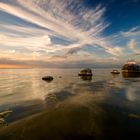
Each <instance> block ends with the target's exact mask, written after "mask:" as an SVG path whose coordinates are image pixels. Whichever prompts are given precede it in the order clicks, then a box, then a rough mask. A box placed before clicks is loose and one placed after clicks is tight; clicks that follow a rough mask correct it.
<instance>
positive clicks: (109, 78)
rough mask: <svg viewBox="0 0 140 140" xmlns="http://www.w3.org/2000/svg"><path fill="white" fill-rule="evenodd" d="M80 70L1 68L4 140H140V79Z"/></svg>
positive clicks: (0, 126)
mask: <svg viewBox="0 0 140 140" xmlns="http://www.w3.org/2000/svg"><path fill="white" fill-rule="evenodd" d="M80 70H81V69H54V68H53V69H50V68H48V69H45V68H44V69H0V112H1V114H2V113H4V112H6V111H7V112H8V111H9V113H8V114H7V115H6V116H4V117H3V116H1V114H0V117H1V118H0V140H3V139H5V140H6V139H8V140H10V139H14V140H16V139H29V140H36V139H42V140H45V139H47V140H53V139H55V140H71V139H72V140H78V139H81V140H90V139H93V140H94V139H97V140H102V139H108V140H109V139H113V140H114V139H115V140H120V139H123V140H124V139H137V138H139V139H140V77H139V76H133V75H124V74H122V73H120V74H116V75H113V74H111V73H110V72H111V71H112V70H113V68H100V69H97V68H92V72H93V76H92V77H79V76H78V72H79V71H80ZM118 70H119V71H120V72H121V69H118ZM43 76H53V78H54V79H53V80H52V81H50V82H47V81H44V80H42V77H43ZM2 122H4V123H2ZM25 122H27V123H25Z"/></svg>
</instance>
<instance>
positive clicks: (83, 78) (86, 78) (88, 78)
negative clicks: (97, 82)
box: [80, 76, 92, 81]
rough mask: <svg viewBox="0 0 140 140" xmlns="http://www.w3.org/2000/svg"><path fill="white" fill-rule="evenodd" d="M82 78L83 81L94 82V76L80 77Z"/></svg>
mask: <svg viewBox="0 0 140 140" xmlns="http://www.w3.org/2000/svg"><path fill="white" fill-rule="evenodd" d="M80 78H81V79H82V80H83V81H91V80H92V76H80Z"/></svg>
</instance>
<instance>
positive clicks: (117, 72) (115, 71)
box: [111, 70, 120, 74]
mask: <svg viewBox="0 0 140 140" xmlns="http://www.w3.org/2000/svg"><path fill="white" fill-rule="evenodd" d="M111 73H112V74H120V72H119V71H118V70H113V71H111Z"/></svg>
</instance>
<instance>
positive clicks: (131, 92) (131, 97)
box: [126, 87, 136, 101]
mask: <svg viewBox="0 0 140 140" xmlns="http://www.w3.org/2000/svg"><path fill="white" fill-rule="evenodd" d="M126 97H127V99H128V100H129V101H135V100H136V96H135V89H133V88H131V87H128V88H127V91H126Z"/></svg>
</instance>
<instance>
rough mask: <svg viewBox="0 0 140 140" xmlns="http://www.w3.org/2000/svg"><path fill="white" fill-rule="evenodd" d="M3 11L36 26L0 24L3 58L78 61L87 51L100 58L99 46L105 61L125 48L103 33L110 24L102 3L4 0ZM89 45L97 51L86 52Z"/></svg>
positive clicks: (0, 6) (133, 32) (90, 56)
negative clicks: (56, 38)
mask: <svg viewBox="0 0 140 140" xmlns="http://www.w3.org/2000/svg"><path fill="white" fill-rule="evenodd" d="M0 11H3V12H5V13H8V14H9V15H10V17H11V19H12V18H13V16H16V17H17V18H18V19H19V20H20V19H21V20H24V21H26V22H28V23H32V24H34V25H36V26H34V27H33V26H27V25H24V23H23V24H21V22H20V23H19V22H18V20H17V21H15V22H17V23H16V24H12V23H11V24H10V23H5V24H2V23H0V45H1V47H0V50H1V52H2V54H1V56H0V57H3V58H6V57H8V58H9V59H16V58H18V56H21V57H19V58H18V59H21V60H29V61H31V60H39V61H44V60H46V61H50V62H51V61H52V62H55V61H61V62H62V63H63V62H64V59H67V61H77V62H79V61H80V60H81V58H82V57H83V54H86V56H87V59H88V60H89V61H90V60H93V59H94V60H95V59H96V60H97V59H99V61H100V60H101V59H102V58H99V57H98V55H95V53H96V49H97V50H98V48H102V52H103V51H104V54H107V57H106V60H110V59H112V57H113V58H115V59H113V62H114V61H116V60H117V59H118V58H119V57H120V56H121V55H123V52H124V49H123V48H122V47H120V46H118V45H114V41H113V40H110V39H109V38H107V37H106V36H104V35H103V31H104V29H106V28H107V27H108V26H109V23H107V22H105V18H104V14H105V11H106V8H105V7H103V6H101V5H98V6H96V7H95V8H94V9H89V8H88V7H84V6H83V4H82V2H81V1H80V0H77V1H74V0H51V1H50V0H30V1H29V0H24V1H23V0H9V2H5V1H4V0H1V2H0ZM5 18H6V17H5ZM138 31H139V28H138V27H137V28H133V29H131V30H130V31H127V32H120V34H121V36H123V37H128V36H132V35H133V36H134V35H137V34H138V33H137V32H138ZM52 37H61V38H63V40H66V41H70V42H71V43H70V44H68V45H64V44H63V43H62V44H57V43H56V42H55V41H53V40H52ZM111 37H113V36H111ZM63 40H62V42H63ZM132 43H133V42H131V43H130V45H132ZM87 44H88V45H90V46H92V47H94V48H95V50H94V51H95V52H94V53H92V52H90V53H89V52H85V50H84V46H85V45H87ZM131 47H132V46H131ZM131 47H130V46H129V49H132V48H131ZM83 52H84V53H83ZM31 56H32V57H31ZM56 56H57V57H56ZM104 60H105V59H102V61H104ZM97 61H98V60H97Z"/></svg>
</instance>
